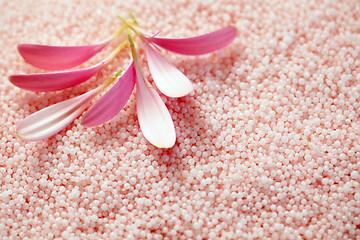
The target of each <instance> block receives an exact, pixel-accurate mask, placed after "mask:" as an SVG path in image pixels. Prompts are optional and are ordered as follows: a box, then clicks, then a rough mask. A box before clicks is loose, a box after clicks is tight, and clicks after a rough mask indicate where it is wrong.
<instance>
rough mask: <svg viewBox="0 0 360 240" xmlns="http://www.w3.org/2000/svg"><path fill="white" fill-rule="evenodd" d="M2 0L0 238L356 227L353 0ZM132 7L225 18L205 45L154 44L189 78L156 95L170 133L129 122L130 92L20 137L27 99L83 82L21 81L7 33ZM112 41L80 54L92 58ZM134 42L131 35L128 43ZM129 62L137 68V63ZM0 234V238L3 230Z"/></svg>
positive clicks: (74, 26)
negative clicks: (46, 132)
mask: <svg viewBox="0 0 360 240" xmlns="http://www.w3.org/2000/svg"><path fill="white" fill-rule="evenodd" d="M34 5H35V4H34V3H33V1H26V0H17V1H2V2H1V8H0V23H1V24H0V25H1V28H0V36H1V38H0V46H2V50H1V52H0V66H1V67H0V78H1V84H0V103H1V104H0V159H1V162H0V236H7V237H8V239H54V238H56V239H59V238H60V239H61V238H63V239H356V238H358V237H359V236H360V229H359V226H360V217H359V215H360V175H359V171H360V160H359V159H360V137H359V136H360V116H359V115H360V112H359V109H360V108H359V107H360V105H359V102H360V60H359V56H360V24H359V19H360V15H359V13H360V2H359V1H354V0H345V1H327V0H324V1H322V0H320V1H315V0H309V1H286V0H274V1H260V0H254V1H250V0H249V1H247V0H224V1H218V0H208V1H200V0H195V1H194V0H192V1H190V0H176V1H168V2H163V3H161V2H160V1H155V0H154V1H149V0H142V1H140V0H137V1H113V0H105V1H97V2H96V4H92V3H91V4H90V3H89V1H85V0H72V1H55V0H51V1H45V0H39V1H36V6H34ZM129 9H131V10H132V11H133V13H134V15H135V16H136V17H137V20H138V22H139V24H140V25H141V26H142V27H143V28H144V29H145V30H146V31H148V32H152V33H156V32H158V31H159V30H160V31H161V32H160V33H159V36H160V35H161V36H168V37H190V36H196V35H199V34H204V33H207V32H210V31H214V30H217V29H220V28H222V27H226V26H230V25H233V26H236V27H237V29H238V35H237V38H236V39H235V41H234V42H233V43H232V44H231V45H229V46H228V47H226V48H225V49H222V50H220V51H217V52H215V53H213V54H209V55H205V56H199V57H188V56H181V55H176V54H173V53H169V52H165V51H163V52H162V55H163V56H164V57H166V58H167V59H169V60H170V61H171V62H172V63H173V64H174V65H175V66H177V67H178V68H179V69H180V70H181V71H182V72H183V73H184V74H185V75H186V76H187V77H188V78H189V79H190V80H191V81H192V82H193V84H194V89H195V90H194V92H193V93H192V94H190V95H189V96H186V97H183V98H179V99H175V98H174V99H172V98H167V97H164V96H162V97H163V99H164V101H165V103H166V105H167V107H168V108H169V111H170V113H171V115H172V117H173V120H174V124H175V127H176V134H177V143H176V144H175V146H174V147H173V148H172V149H168V150H162V149H156V148H155V147H153V146H152V145H151V144H149V143H148V142H147V141H146V140H145V138H144V136H143V135H142V133H141V131H140V128H139V124H138V120H137V117H136V107H135V94H134V93H133V95H132V96H131V97H130V101H129V102H128V103H127V105H126V106H125V108H124V110H122V111H121V112H120V114H119V115H118V116H116V117H115V118H114V119H113V120H112V121H110V122H108V123H106V124H104V125H103V126H100V127H96V128H84V127H82V126H81V125H80V121H79V120H76V121H75V122H74V123H73V124H71V125H70V126H69V127H67V128H66V129H65V130H63V131H61V132H60V133H59V134H57V135H55V136H54V137H52V138H50V139H47V140H44V141H40V142H23V141H21V140H19V139H18V138H17V136H16V133H15V127H16V124H17V123H18V122H19V121H20V120H21V119H23V118H24V117H26V116H28V115H29V114H31V113H33V112H35V111H37V110H39V109H41V108H43V107H45V106H48V105H50V104H53V103H56V102H59V101H61V100H65V99H68V98H69V97H73V96H76V95H79V94H81V93H84V92H86V91H87V90H89V89H91V88H94V87H96V86H98V85H99V84H100V82H101V80H102V79H103V80H105V79H106V78H107V77H109V76H111V75H112V74H113V73H114V72H116V71H117V70H118V69H119V68H126V66H127V65H128V63H129V53H128V49H127V50H126V51H124V52H123V53H121V54H120V55H119V56H118V57H116V59H115V60H114V61H113V62H112V63H111V64H110V65H109V67H108V68H106V69H105V70H104V71H103V73H102V74H101V76H100V79H99V80H98V82H97V81H96V80H94V79H92V80H90V81H89V82H86V83H83V84H81V85H79V86H77V87H74V88H73V89H67V90H64V91H58V92H53V93H32V92H26V91H24V90H21V89H18V88H16V87H14V86H13V85H11V83H9V81H8V80H7V77H8V76H9V75H11V74H15V73H16V74H17V73H33V72H41V71H40V70H37V69H35V68H34V67H32V66H30V65H28V64H26V63H25V62H24V61H23V60H22V59H21V57H20V55H19V54H18V53H17V50H16V44H18V43H39V44H52V45H81V44H90V43H95V42H97V41H100V40H103V39H105V38H107V37H108V36H109V35H110V34H111V33H112V32H113V31H115V30H116V29H117V27H118V26H119V24H120V21H119V20H118V19H117V18H116V17H115V16H116V14H121V15H125V16H126V15H127V11H128V10H129ZM110 51H111V49H106V50H105V51H104V52H102V53H100V54H98V55H97V56H96V57H94V58H92V59H91V60H90V61H89V62H87V63H86V64H84V65H83V66H91V64H94V63H96V62H97V61H98V60H99V59H102V58H103V57H105V56H106V54H108V53H109V52H110ZM140 53H141V54H143V53H144V52H143V51H140ZM144 72H145V74H146V76H147V77H148V78H149V79H151V77H149V74H148V71H147V69H146V67H145V64H144ZM5 239H6V238H5Z"/></svg>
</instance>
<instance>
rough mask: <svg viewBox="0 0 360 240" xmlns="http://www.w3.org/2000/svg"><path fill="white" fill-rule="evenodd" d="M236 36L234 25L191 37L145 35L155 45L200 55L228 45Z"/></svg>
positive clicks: (177, 51)
mask: <svg viewBox="0 0 360 240" xmlns="http://www.w3.org/2000/svg"><path fill="white" fill-rule="evenodd" d="M235 36H236V28H235V27H227V28H223V29H220V30H217V31H215V32H211V33H207V34H204V35H201V36H197V37H191V38H162V37H156V36H155V37H152V36H146V35H145V38H146V39H147V40H149V41H150V42H153V43H155V44H156V45H158V46H160V47H162V48H164V49H166V50H169V51H172V52H175V53H179V54H184V55H201V54H207V53H211V52H214V51H216V50H218V49H220V48H223V47H226V46H227V45H229V44H230V43H231V42H232V41H233V40H234V38H235Z"/></svg>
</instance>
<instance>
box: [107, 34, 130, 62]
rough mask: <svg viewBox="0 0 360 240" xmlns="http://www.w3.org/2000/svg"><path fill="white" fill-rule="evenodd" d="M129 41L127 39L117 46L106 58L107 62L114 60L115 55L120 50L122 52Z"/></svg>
mask: <svg viewBox="0 0 360 240" xmlns="http://www.w3.org/2000/svg"><path fill="white" fill-rule="evenodd" d="M127 43H128V41H127V40H125V41H123V42H122V43H121V44H120V45H119V46H118V47H117V48H115V49H114V50H113V51H112V52H111V53H110V55H109V56H108V57H107V58H106V59H105V62H106V63H108V62H110V61H111V60H113V59H114V57H115V56H116V55H117V54H118V53H119V52H121V50H123V49H124V47H126V45H127Z"/></svg>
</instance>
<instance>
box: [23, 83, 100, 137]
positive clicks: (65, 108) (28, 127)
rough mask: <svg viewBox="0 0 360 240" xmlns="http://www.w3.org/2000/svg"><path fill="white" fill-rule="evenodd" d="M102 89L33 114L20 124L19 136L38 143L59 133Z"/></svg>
mask: <svg viewBox="0 0 360 240" xmlns="http://www.w3.org/2000/svg"><path fill="white" fill-rule="evenodd" d="M101 89H102V86H100V87H98V88H96V89H93V90H91V91H90V92H87V93H84V94H82V95H80V96H77V97H74V98H71V99H68V100H65V101H62V102H59V103H56V104H54V105H51V106H49V107H46V108H44V109H42V110H40V111H38V112H35V113H33V114H31V115H30V116H28V117H26V118H25V119H23V120H21V121H20V122H19V124H18V125H17V128H16V132H17V134H18V135H19V137H20V138H21V139H22V140H26V141H37V140H41V139H44V138H47V137H50V136H52V135H54V134H56V133H58V132H59V131H61V130H62V129H64V128H65V127H67V126H68V125H69V124H70V123H72V122H73V121H74V120H75V119H76V118H77V117H78V116H79V115H80V114H81V113H82V112H83V111H84V110H85V108H86V107H87V105H88V104H89V103H90V101H91V99H92V98H93V97H95V96H96V95H97V94H98V93H99V92H100V91H101Z"/></svg>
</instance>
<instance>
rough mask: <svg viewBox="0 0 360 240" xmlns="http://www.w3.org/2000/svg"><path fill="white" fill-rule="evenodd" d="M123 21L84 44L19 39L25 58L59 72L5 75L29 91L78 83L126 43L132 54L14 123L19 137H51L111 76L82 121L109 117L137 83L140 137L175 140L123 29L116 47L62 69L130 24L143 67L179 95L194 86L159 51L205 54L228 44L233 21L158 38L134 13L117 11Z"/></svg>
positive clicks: (162, 144) (88, 123) (90, 123)
mask: <svg viewBox="0 0 360 240" xmlns="http://www.w3.org/2000/svg"><path fill="white" fill-rule="evenodd" d="M120 18H121V20H122V21H123V23H124V25H123V26H122V27H121V28H120V29H119V30H118V31H116V33H114V35H113V36H112V37H110V38H108V39H106V40H104V41H101V42H99V43H96V44H91V45H83V46H69V47H61V46H48V45H37V44H20V45H19V46H18V50H19V52H20V54H21V55H22V56H23V58H24V59H25V60H26V61H27V62H28V63H30V64H32V65H34V66H36V67H39V68H42V69H45V70H57V71H60V72H52V73H40V74H22V75H12V76H10V77H9V80H10V81H11V82H12V83H13V84H14V85H16V86H18V87H20V88H23V89H26V90H30V91H40V92H47V91H56V90H62V89H65V88H68V87H73V86H75V85H77V84H80V83H83V82H84V81H86V80H88V79H90V78H91V77H92V76H94V75H98V76H99V73H100V71H101V70H102V69H103V68H104V67H106V65H107V64H108V63H110V62H111V61H112V60H113V59H114V57H115V56H116V55H117V54H118V53H119V52H120V51H121V50H122V49H123V48H124V47H126V46H127V45H128V42H129V43H130V44H129V46H130V49H131V56H132V60H131V62H130V64H129V66H128V67H127V69H126V70H125V72H124V73H123V74H122V75H120V72H121V71H118V72H117V73H116V74H114V75H113V76H112V77H111V78H110V79H109V80H107V81H106V82H105V83H103V84H102V85H100V86H99V87H97V88H95V89H93V90H91V91H89V92H87V93H85V94H82V95H80V96H77V97H75V98H71V99H68V100H65V101H62V102H59V103H56V104H54V105H52V106H49V107H46V108H44V109H42V110H40V111H38V112H35V113H33V114H31V115H30V116H28V117H27V118H25V119H23V120H22V121H20V122H19V124H18V125H17V134H18V135H19V137H20V138H21V139H23V140H27V141H35V140H41V139H44V138H47V137H50V136H52V135H54V134H56V133H58V132H59V131H61V130H62V129H64V128H65V127H67V126H68V125H69V124H71V122H73V121H74V120H75V119H76V118H77V117H79V116H80V115H81V114H82V112H83V111H84V110H85V109H86V108H87V106H88V105H89V103H90V102H91V101H92V100H93V99H94V98H95V97H96V96H97V95H98V94H99V93H101V92H102V91H104V90H105V89H107V87H108V86H110V85H111V84H112V83H113V82H114V81H116V82H115V83H114V84H113V86H112V87H111V88H110V89H109V90H108V91H107V92H106V93H105V94H104V95H103V96H102V97H101V98H100V99H99V100H98V101H97V102H96V103H95V104H94V105H93V106H92V107H91V108H90V109H89V110H88V111H87V112H86V114H85V115H84V117H83V118H82V120H81V123H82V125H84V126H85V127H94V126H98V125H101V124H104V123H106V122H107V121H110V120H111V119H112V118H113V117H114V116H116V115H117V114H118V113H119V112H120V111H121V109H123V107H124V106H125V104H126V102H127V101H128V100H129V98H130V96H131V94H132V91H133V89H134V87H135V85H136V110H137V115H138V120H139V125H140V129H141V131H142V132H143V134H144V137H145V138H146V139H147V140H148V141H149V142H150V143H151V144H153V145H154V146H156V147H159V148H170V147H172V146H174V144H175V142H176V132H175V127H174V123H173V120H172V118H171V115H170V113H169V111H168V109H167V107H166V106H165V103H164V102H163V101H162V99H161V97H160V95H159V94H158V93H157V91H156V89H155V88H154V87H152V86H151V84H150V82H149V81H148V80H147V78H146V77H145V76H144V74H143V71H142V69H141V63H140V60H139V55H138V52H137V50H136V47H135V42H134V40H133V38H132V36H131V33H129V35H128V41H125V42H123V43H121V44H119V45H118V47H117V48H115V49H114V50H113V52H112V53H111V54H110V55H109V56H108V57H107V58H106V59H104V60H102V61H101V62H99V63H98V64H95V65H94V66H92V67H89V68H85V69H79V70H70V71H62V70H65V69H68V68H72V67H75V66H78V65H80V64H82V63H83V62H85V61H86V60H88V59H90V58H91V57H92V56H94V55H95V54H96V53H98V52H99V51H101V50H103V49H104V48H105V47H107V46H108V45H110V42H112V41H116V39H117V37H118V36H120V35H121V33H122V32H123V30H125V29H128V31H129V32H130V30H132V31H133V32H134V33H135V34H136V35H137V36H138V37H139V38H140V40H141V41H142V44H141V46H140V47H143V48H144V49H145V52H146V56H147V62H148V67H149V70H150V73H151V76H152V79H153V80H154V82H155V84H156V86H157V88H158V89H159V90H160V91H161V92H162V93H163V94H164V95H166V96H169V97H182V96H185V95H187V94H189V93H190V92H192V90H193V86H192V84H191V82H190V80H189V79H188V78H187V77H186V76H185V75H184V74H183V73H182V72H181V71H180V70H178V69H177V68H176V67H175V66H174V65H173V64H171V63H170V62H168V61H167V60H166V59H165V58H164V57H162V56H161V54H160V53H159V52H158V50H157V49H158V48H159V47H161V48H164V49H166V50H168V51H172V52H175V53H179V54H184V55H200V54H207V53H211V52H213V51H216V50H218V49H220V48H223V47H225V46H227V45H228V44H230V43H231V42H232V41H233V39H234V38H235V35H236V29H235V28H233V27H228V28H223V29H220V30H218V31H215V32H212V33H208V34H204V35H201V36H197V37H192V38H163V37H158V36H155V35H150V34H147V33H145V32H144V31H143V30H142V29H141V28H140V26H139V24H138V22H137V21H136V19H135V18H134V17H133V15H131V19H130V20H128V19H125V18H122V17H120Z"/></svg>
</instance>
